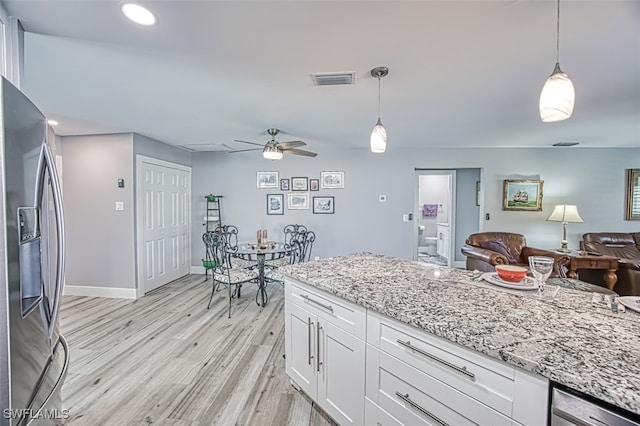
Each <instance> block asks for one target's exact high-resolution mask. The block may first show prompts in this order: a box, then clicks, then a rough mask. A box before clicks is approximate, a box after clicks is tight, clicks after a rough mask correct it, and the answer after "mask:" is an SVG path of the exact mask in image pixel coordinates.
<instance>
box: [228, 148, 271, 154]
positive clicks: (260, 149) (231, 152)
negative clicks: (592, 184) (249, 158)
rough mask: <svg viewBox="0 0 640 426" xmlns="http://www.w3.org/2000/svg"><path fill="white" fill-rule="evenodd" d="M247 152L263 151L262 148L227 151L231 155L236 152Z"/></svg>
mask: <svg viewBox="0 0 640 426" xmlns="http://www.w3.org/2000/svg"><path fill="white" fill-rule="evenodd" d="M247 151H262V148H250V149H234V150H233V151H227V152H228V153H229V154H233V153H234V152H247Z"/></svg>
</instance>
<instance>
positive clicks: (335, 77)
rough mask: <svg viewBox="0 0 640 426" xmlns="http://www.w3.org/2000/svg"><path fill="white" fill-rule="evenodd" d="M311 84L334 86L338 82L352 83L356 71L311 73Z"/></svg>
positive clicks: (354, 79)
mask: <svg viewBox="0 0 640 426" xmlns="http://www.w3.org/2000/svg"><path fill="white" fill-rule="evenodd" d="M311 78H312V79H313V84H314V85H316V86H336V85H338V84H354V83H355V81H356V72H355V71H353V72H326V73H317V74H311Z"/></svg>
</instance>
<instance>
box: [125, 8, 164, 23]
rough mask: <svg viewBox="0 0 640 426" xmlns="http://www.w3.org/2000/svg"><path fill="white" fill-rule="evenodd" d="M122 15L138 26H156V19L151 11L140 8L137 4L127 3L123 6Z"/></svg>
mask: <svg viewBox="0 0 640 426" xmlns="http://www.w3.org/2000/svg"><path fill="white" fill-rule="evenodd" d="M122 13H124V16H126V17H127V18H129V19H131V20H132V21H133V22H135V23H136V24H140V25H154V24H155V23H156V22H157V21H156V17H155V16H154V15H153V13H151V12H150V11H149V9H147V8H145V7H142V6H140V5H139V4H135V3H125V4H123V5H122Z"/></svg>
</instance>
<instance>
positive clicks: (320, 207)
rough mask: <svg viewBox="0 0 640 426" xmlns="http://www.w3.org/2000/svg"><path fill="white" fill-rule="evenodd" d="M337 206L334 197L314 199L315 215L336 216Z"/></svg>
mask: <svg viewBox="0 0 640 426" xmlns="http://www.w3.org/2000/svg"><path fill="white" fill-rule="evenodd" d="M335 211H336V204H335V200H334V198H333V197H313V213H315V214H334V213H335Z"/></svg>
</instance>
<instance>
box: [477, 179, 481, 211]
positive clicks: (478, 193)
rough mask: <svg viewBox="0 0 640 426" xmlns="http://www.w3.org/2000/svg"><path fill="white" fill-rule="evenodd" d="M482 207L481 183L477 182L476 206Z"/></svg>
mask: <svg viewBox="0 0 640 426" xmlns="http://www.w3.org/2000/svg"><path fill="white" fill-rule="evenodd" d="M479 205H480V181H479V180H477V181H476V206H479Z"/></svg>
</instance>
